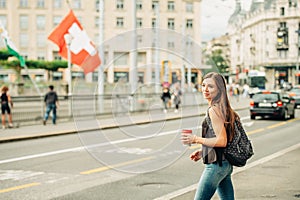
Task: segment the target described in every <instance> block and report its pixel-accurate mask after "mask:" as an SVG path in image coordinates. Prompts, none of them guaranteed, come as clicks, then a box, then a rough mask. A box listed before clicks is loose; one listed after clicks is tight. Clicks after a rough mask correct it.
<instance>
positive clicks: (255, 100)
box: [250, 91, 295, 120]
mask: <svg viewBox="0 0 300 200" xmlns="http://www.w3.org/2000/svg"><path fill="white" fill-rule="evenodd" d="M256 116H262V117H264V116H272V117H276V118H279V119H283V120H285V119H287V118H288V117H290V118H295V100H294V99H293V98H290V97H289V96H288V94H283V93H281V92H277V91H261V92H258V93H256V94H254V95H253V97H252V101H251V102H250V117H251V119H255V117H256Z"/></svg>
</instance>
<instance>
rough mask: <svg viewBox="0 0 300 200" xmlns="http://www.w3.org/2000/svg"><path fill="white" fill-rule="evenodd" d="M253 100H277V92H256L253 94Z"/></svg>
mask: <svg viewBox="0 0 300 200" xmlns="http://www.w3.org/2000/svg"><path fill="white" fill-rule="evenodd" d="M253 100H254V101H263V100H267V101H278V94H276V93H270V94H263V93H258V94H255V95H254V96H253Z"/></svg>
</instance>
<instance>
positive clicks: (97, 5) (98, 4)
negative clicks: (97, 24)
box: [95, 0, 100, 12]
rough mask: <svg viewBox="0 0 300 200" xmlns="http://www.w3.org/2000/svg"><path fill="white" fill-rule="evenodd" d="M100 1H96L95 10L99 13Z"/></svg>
mask: <svg viewBox="0 0 300 200" xmlns="http://www.w3.org/2000/svg"><path fill="white" fill-rule="evenodd" d="M99 6H100V0H96V2H95V10H96V11H97V12H99Z"/></svg>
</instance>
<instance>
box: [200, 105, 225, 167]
mask: <svg viewBox="0 0 300 200" xmlns="http://www.w3.org/2000/svg"><path fill="white" fill-rule="evenodd" d="M202 137H203V138H214V137H216V134H215V132H214V129H213V127H212V123H211V119H210V117H209V114H208V110H207V112H206V117H205V119H204V121H203V122H202ZM202 158H203V163H204V164H210V163H214V162H218V164H219V165H220V166H222V160H223V159H224V147H208V146H205V145H202Z"/></svg>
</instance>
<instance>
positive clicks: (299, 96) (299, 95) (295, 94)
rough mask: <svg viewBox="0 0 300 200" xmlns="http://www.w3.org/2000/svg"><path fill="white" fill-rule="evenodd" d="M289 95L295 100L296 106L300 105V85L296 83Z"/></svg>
mask: <svg viewBox="0 0 300 200" xmlns="http://www.w3.org/2000/svg"><path fill="white" fill-rule="evenodd" d="M289 96H290V97H292V98H293V99H294V100H295V108H297V107H298V106H300V85H295V86H294V87H292V89H291V90H290V91H289Z"/></svg>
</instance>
